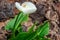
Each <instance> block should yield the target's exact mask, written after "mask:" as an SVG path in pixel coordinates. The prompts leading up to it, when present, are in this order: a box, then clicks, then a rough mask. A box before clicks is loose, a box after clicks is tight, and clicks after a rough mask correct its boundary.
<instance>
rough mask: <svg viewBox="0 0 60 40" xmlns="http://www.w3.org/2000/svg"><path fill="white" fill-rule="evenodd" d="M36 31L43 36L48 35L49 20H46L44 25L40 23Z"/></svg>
mask: <svg viewBox="0 0 60 40" xmlns="http://www.w3.org/2000/svg"><path fill="white" fill-rule="evenodd" d="M36 32H37V34H38V35H40V36H41V37H44V36H46V35H48V33H49V22H48V21H46V22H44V23H43V24H42V25H40V26H39V28H38V29H37V30H36Z"/></svg>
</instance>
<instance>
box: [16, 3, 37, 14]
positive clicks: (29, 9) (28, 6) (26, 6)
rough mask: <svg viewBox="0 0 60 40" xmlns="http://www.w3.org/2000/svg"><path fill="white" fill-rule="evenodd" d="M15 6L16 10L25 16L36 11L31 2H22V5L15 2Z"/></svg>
mask: <svg viewBox="0 0 60 40" xmlns="http://www.w3.org/2000/svg"><path fill="white" fill-rule="evenodd" d="M15 6H16V8H17V9H18V10H20V11H22V12H24V13H25V14H30V13H34V12H35V11H36V10H37V8H36V6H35V5H34V4H33V3H32V2H24V3H22V5H21V4H20V3H18V2H16V3H15Z"/></svg>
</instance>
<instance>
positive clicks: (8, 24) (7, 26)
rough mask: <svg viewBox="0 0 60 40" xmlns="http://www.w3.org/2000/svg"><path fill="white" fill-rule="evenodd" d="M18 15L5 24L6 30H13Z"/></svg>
mask: <svg viewBox="0 0 60 40" xmlns="http://www.w3.org/2000/svg"><path fill="white" fill-rule="evenodd" d="M16 17H17V16H15V18H14V19H11V20H10V21H9V22H8V23H7V25H6V26H5V30H12V29H13V27H14V23H15V20H16Z"/></svg>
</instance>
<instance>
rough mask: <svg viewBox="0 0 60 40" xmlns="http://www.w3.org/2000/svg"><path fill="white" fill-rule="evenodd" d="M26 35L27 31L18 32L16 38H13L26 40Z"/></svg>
mask: <svg viewBox="0 0 60 40" xmlns="http://www.w3.org/2000/svg"><path fill="white" fill-rule="evenodd" d="M27 36H28V33H27V32H20V33H19V34H18V35H17V36H16V38H15V40H26V39H27V38H26V37H27Z"/></svg>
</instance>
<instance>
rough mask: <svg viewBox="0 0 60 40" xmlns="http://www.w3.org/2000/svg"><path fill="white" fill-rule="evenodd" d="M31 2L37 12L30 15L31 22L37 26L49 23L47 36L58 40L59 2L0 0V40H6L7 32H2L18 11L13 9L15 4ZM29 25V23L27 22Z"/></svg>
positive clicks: (52, 39) (54, 0) (59, 0)
mask: <svg viewBox="0 0 60 40" xmlns="http://www.w3.org/2000/svg"><path fill="white" fill-rule="evenodd" d="M16 1H17V2H20V3H22V2H25V1H31V2H33V3H34V4H35V5H36V7H37V11H36V12H35V13H33V14H30V18H31V20H32V21H31V22H33V23H34V22H35V21H37V22H38V24H37V25H39V24H41V23H43V22H44V21H45V20H49V21H50V33H49V35H47V37H48V38H51V40H60V0H0V21H1V22H0V24H1V25H0V40H7V36H6V35H7V34H9V32H7V31H6V30H3V29H4V27H3V26H5V24H7V20H8V19H10V18H13V17H14V16H15V15H16V14H17V13H18V12H19V11H18V10H17V9H16V8H15V5H14V3H15V2H16ZM29 23H30V22H29Z"/></svg>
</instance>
